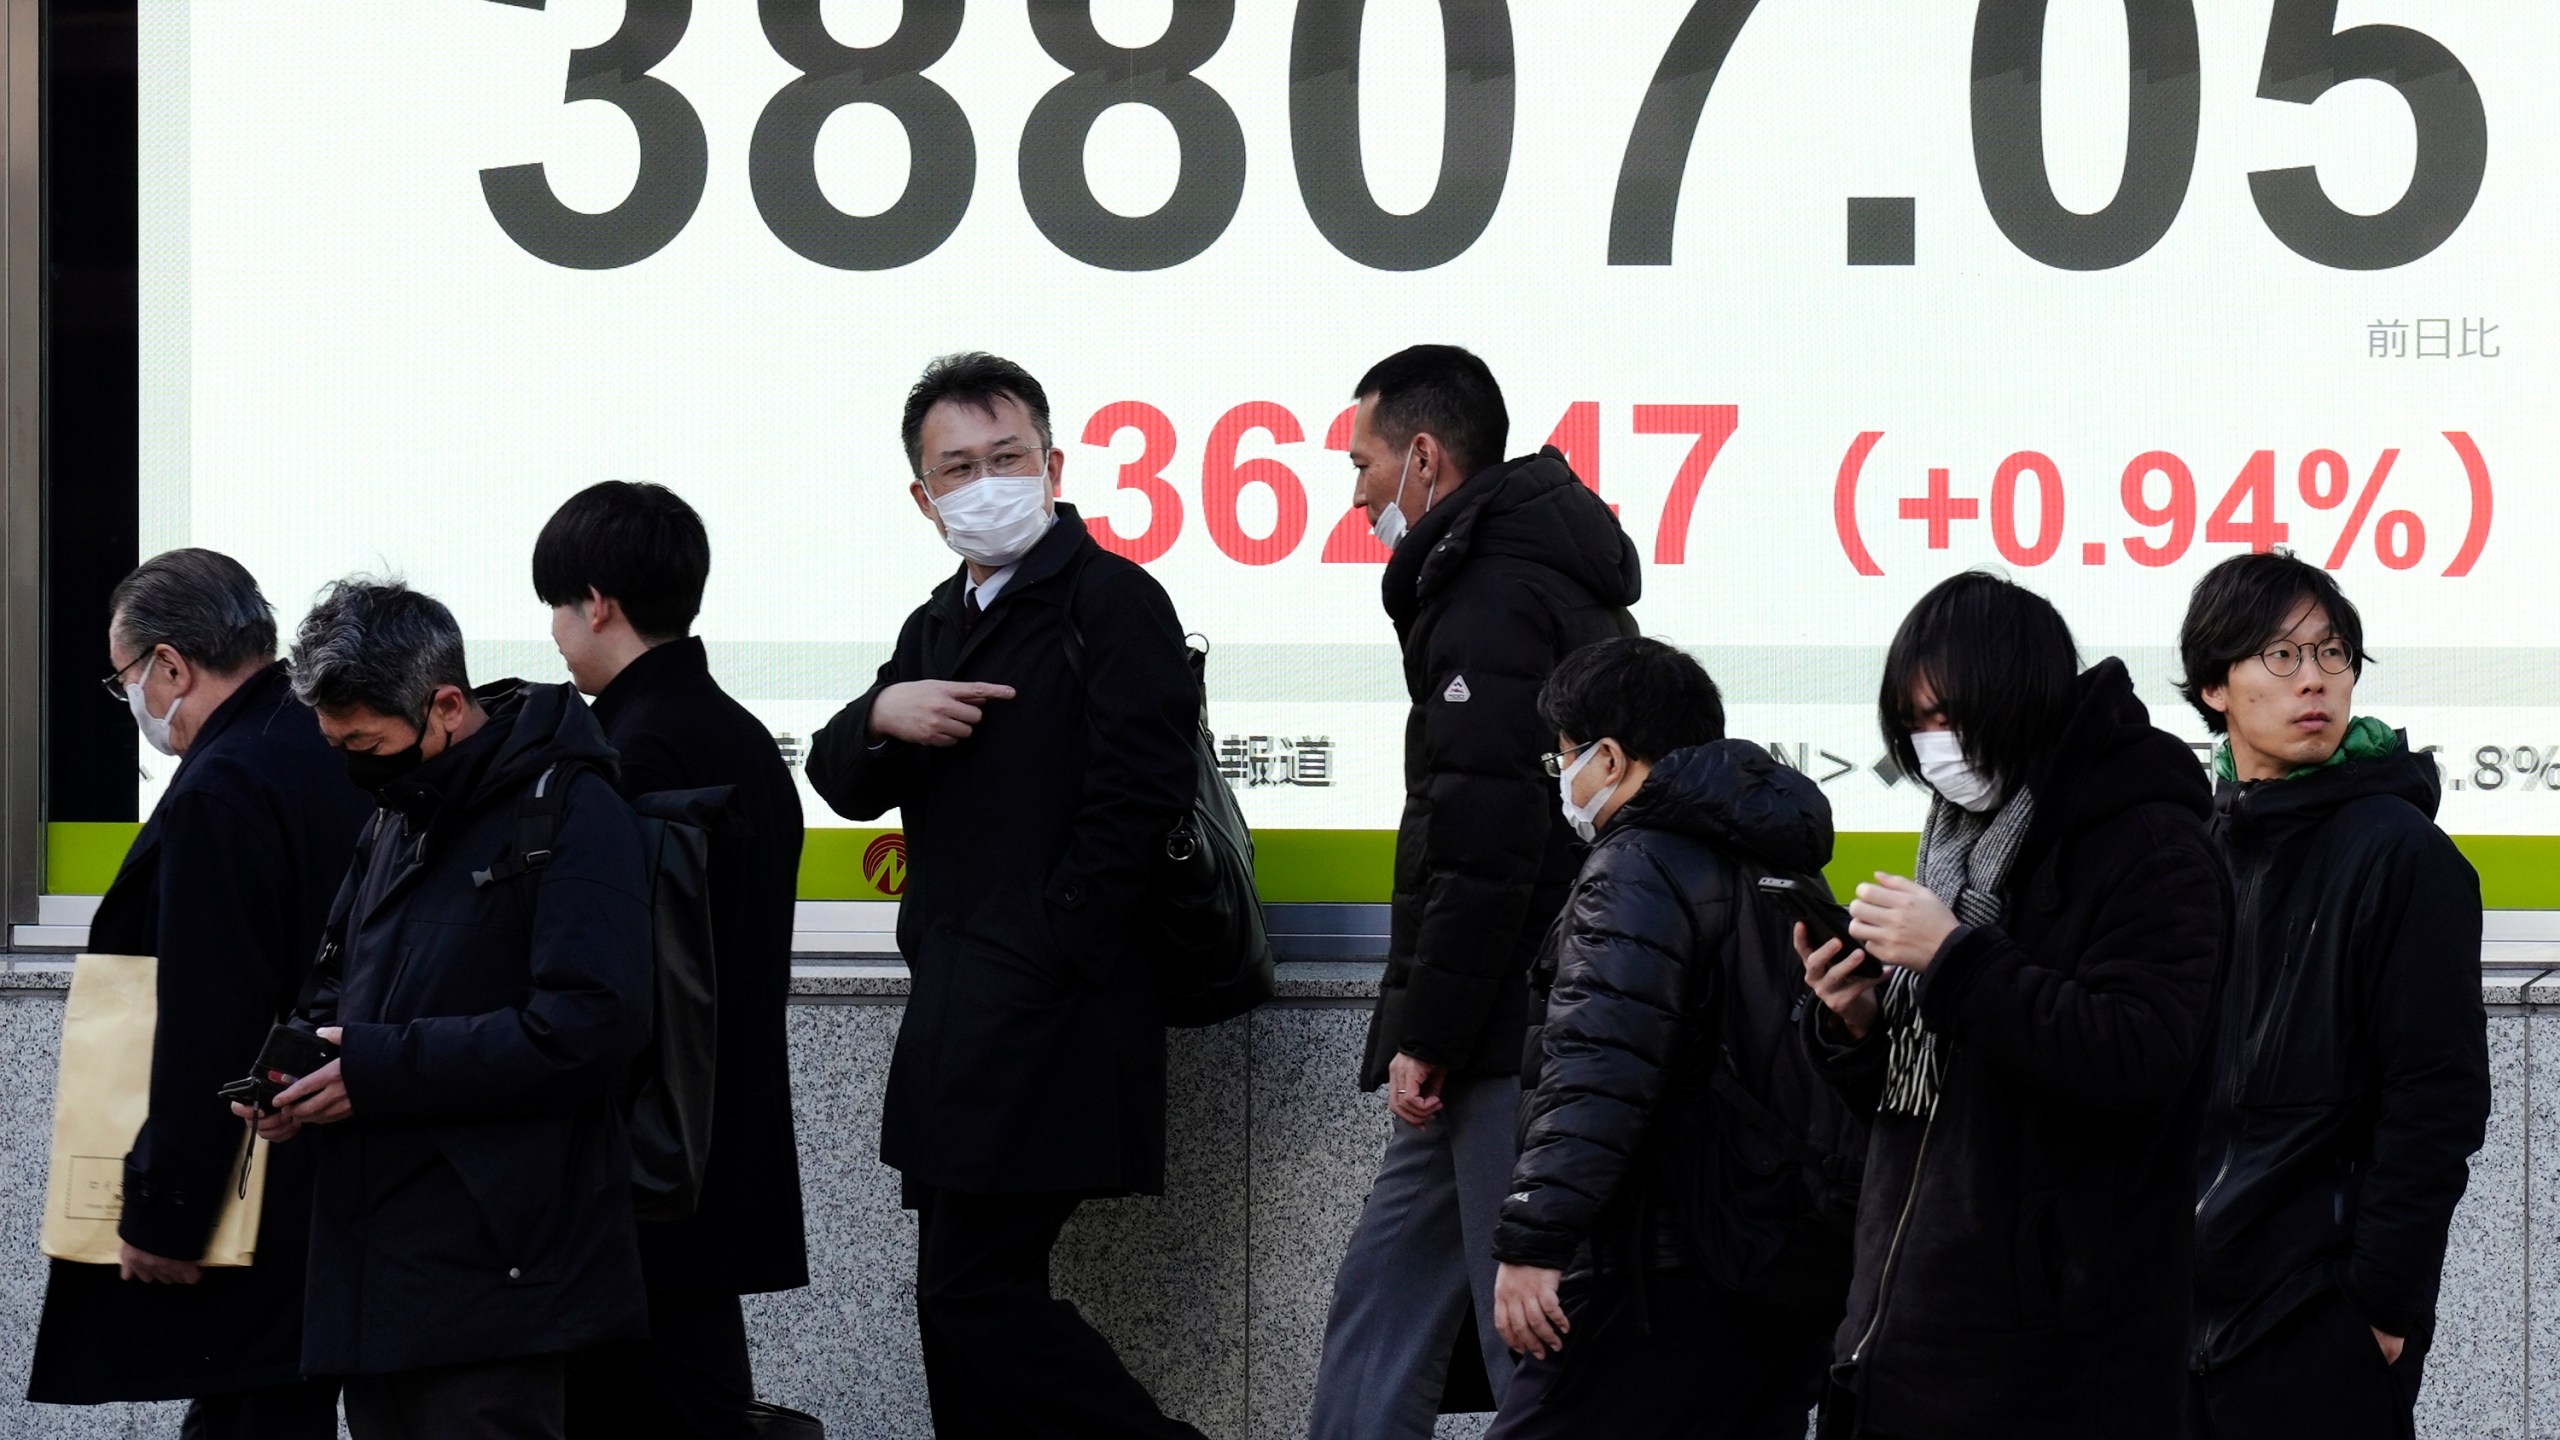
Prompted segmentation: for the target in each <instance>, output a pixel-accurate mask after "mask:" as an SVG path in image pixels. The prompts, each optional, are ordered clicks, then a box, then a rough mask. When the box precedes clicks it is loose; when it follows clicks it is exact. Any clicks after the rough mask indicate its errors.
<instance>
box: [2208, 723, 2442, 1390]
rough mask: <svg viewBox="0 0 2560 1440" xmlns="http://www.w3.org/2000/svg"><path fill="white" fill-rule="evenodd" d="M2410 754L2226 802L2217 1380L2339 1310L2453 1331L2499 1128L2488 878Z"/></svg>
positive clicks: (2434, 782) (2221, 817)
mask: <svg viewBox="0 0 2560 1440" xmlns="http://www.w3.org/2000/svg"><path fill="white" fill-rule="evenodd" d="M2437 786H2438V779H2437V775H2436V765H2435V761H2434V759H2433V758H2432V757H2430V756H2425V755H2413V754H2411V753H2409V750H2408V748H2407V747H2406V745H2405V744H2404V745H2403V746H2402V747H2401V748H2400V749H2399V750H2397V751H2395V752H2394V753H2392V754H2390V755H2386V756H2379V757H2376V758H2373V759H2369V760H2353V761H2349V762H2347V763H2346V764H2343V765H2340V766H2337V767H2335V768H2333V769H2328V770H2319V771H2315V772H2313V773H2311V774H2309V775H2304V776H2301V777H2299V778H2296V779H2291V780H2274V781H2264V782H2260V783H2257V784H2251V785H2234V784H2227V783H2226V784H2225V785H2223V786H2222V787H2221V792H2220V794H2219V795H2218V796H2217V797H2216V805H2215V809H2216V814H2215V817H2214V838H2215V840H2216V841H2217V842H2218V843H2219V844H2220V846H2221V848H2222V853H2223V856H2224V858H2225V859H2226V860H2227V861H2228V862H2229V864H2230V867H2231V877H2232V884H2233V893H2234V895H2235V897H2236V905H2235V911H2234V913H2235V917H2236V923H2235V925H2234V927H2233V941H2232V949H2231V967H2230V971H2229V978H2228V980H2227V981H2226V983H2225V986H2224V990H2223V1005H2222V1013H2221V1017H2220V1025H2219V1029H2220V1037H2221V1038H2220V1043H2219V1045H2218V1046H2217V1056H2216V1059H2217V1066H2218V1070H2219V1074H2218V1076H2217V1083H2216V1084H2215V1086H2214V1088H2213V1098H2212V1102H2211V1105H2210V1107H2209V1108H2208V1109H2207V1111H2206V1113H2205V1131H2204V1145H2203V1148H2202V1151H2201V1152H2200V1161H2201V1169H2200V1170H2199V1172H2198V1175H2197V1181H2196V1185H2197V1193H2198V1195H2199V1197H2200V1198H2199V1200H2198V1201H2197V1204H2196V1316H2195V1340H2194V1354H2193V1356H2192V1357H2191V1358H2192V1361H2193V1363H2194V1364H2195V1365H2196V1366H2197V1368H2200V1369H2201V1368H2204V1367H2207V1366H2211V1365H2218V1364H2221V1363H2223V1362H2225V1361H2228V1360H2230V1359H2231V1358H2232V1357H2234V1356H2236V1355H2238V1354H2239V1353H2240V1352H2241V1351H2243V1350H2245V1349H2247V1348H2248V1347H2249V1346H2250V1345H2252V1344H2254V1343H2255V1342H2256V1341H2257V1340H2258V1339H2259V1338H2260V1337H2262V1336H2264V1335H2265V1334H2266V1333H2267V1331H2268V1330H2270V1329H2272V1328H2273V1327H2274V1326H2275V1325H2276V1323H2277V1322H2278V1321H2280V1320H2282V1319H2283V1318H2284V1317H2285V1316H2287V1315H2289V1314H2292V1313H2293V1312H2294V1311H2295V1310H2296V1309H2298V1308H2299V1307H2301V1306H2302V1305H2304V1304H2306V1303H2308V1302H2309V1301H2311V1300H2314V1299H2316V1298H2319V1297H2321V1296H2323V1295H2325V1294H2327V1293H2328V1292H2329V1291H2331V1290H2333V1289H2335V1290H2338V1291H2341V1292H2343V1293H2344V1294H2345V1296H2346V1299H2347V1303H2348V1304H2349V1305H2351V1306H2353V1307H2354V1309H2355V1311H2356V1313H2357V1314H2358V1315H2359V1316H2361V1317H2362V1318H2363V1320H2364V1321H2365V1323H2366V1324H2368V1325H2371V1326H2374V1327H2376V1328H2378V1329H2380V1330H2382V1331H2383V1332H2384V1333H2386V1334H2391V1335H2401V1336H2418V1337H2424V1336H2427V1335H2429V1334H2431V1333H2432V1332H2433V1331H2434V1328H2435V1302H2436V1284H2437V1280H2438V1278H2439V1277H2440V1276H2441V1274H2442V1273H2443V1269H2444V1250H2445V1232H2446V1230H2447V1229H2448V1228H2449V1227H2450V1226H2451V1224H2452V1222H2453V1210H2454V1206H2455V1205H2456V1204H2458V1203H2459V1202H2460V1201H2461V1199H2462V1192H2463V1188H2464V1186H2465V1185H2466V1184H2467V1183H2468V1182H2469V1178H2470V1171H2469V1167H2468V1165H2467V1163H2466V1162H2467V1161H2468V1160H2469V1158H2470V1156H2471V1154H2472V1152H2474V1151H2476V1150H2478V1149H2479V1148H2480V1142H2481V1140H2482V1138H2483V1137H2484V1135H2485V1133H2486V1129H2487V1124H2488V1118H2489V1050H2488V1017H2487V1015H2486V1014H2485V1013H2484V1012H2483V1010H2482V1008H2481V1003H2480V877H2479V876H2478V875H2477V874H2476V873H2474V872H2473V870H2472V868H2471V866H2470V863H2469V862H2468V861H2465V860H2464V859H2463V858H2462V854H2461V852H2460V851H2458V850H2456V849H2454V847H2453V842H2452V841H2450V840H2448V839H2446V838H2445V836H2444V832H2443V831H2441V830H2438V829H2437V828H2436V827H2435V825H2434V824H2433V817H2434V815H2435V811H2436V799H2437V794H2438V789H2437Z"/></svg>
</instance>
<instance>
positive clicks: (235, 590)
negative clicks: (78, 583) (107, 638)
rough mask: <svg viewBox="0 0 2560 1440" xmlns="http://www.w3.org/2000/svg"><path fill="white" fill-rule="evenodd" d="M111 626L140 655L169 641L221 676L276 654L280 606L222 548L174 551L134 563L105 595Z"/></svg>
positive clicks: (123, 641) (109, 627)
mask: <svg viewBox="0 0 2560 1440" xmlns="http://www.w3.org/2000/svg"><path fill="white" fill-rule="evenodd" d="M107 628H108V629H109V630H110V631H112V632H113V633H114V635H115V638H116V640H117V641H118V642H119V643H121V644H122V645H124V646H126V647H127V648H129V649H131V650H133V651H134V652H135V654H136V655H137V656H139V655H140V654H141V653H142V652H145V651H148V650H150V649H151V648H152V647H153V646H155V645H166V646H168V647H169V648H170V649H172V650H175V651H177V652H178V653H179V654H181V655H184V656H185V657H187V663H189V664H191V665H196V666H199V667H201V668H203V669H205V670H208V671H211V672H212V673H214V674H216V675H229V674H232V673H233V672H235V671H237V670H239V669H240V668H241V667H242V666H245V665H257V664H264V663H266V662H268V661H270V660H273V659H275V658H276V612H275V607H274V606H271V605H269V604H268V603H267V597H266V596H265V595H263V594H261V593H260V592H259V590H258V581H257V578H256V577H255V576H253V575H251V574H250V573H249V571H248V569H247V567H245V566H243V565H242V564H241V563H240V562H239V561H237V560H234V559H232V558H231V557H230V556H228V555H225V554H223V553H222V552H221V551H219V550H195V549H188V550H172V551H169V552H168V553H167V554H165V555H154V556H152V557H151V558H150V559H148V560H145V561H143V562H142V563H141V564H139V565H137V566H135V567H134V568H133V573H132V574H130V575H127V576H126V577H124V578H123V579H122V580H119V581H117V582H116V588H115V591H114V593H112V594H110V595H109V596H108V597H107Z"/></svg>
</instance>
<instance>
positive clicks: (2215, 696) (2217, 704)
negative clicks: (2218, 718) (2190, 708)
mask: <svg viewBox="0 0 2560 1440" xmlns="http://www.w3.org/2000/svg"><path fill="white" fill-rule="evenodd" d="M2196 698H2197V699H2199V700H2202V701H2203V702H2204V703H2205V704H2206V706H2208V707H2209V708H2211V709H2212V711H2213V713H2214V714H2216V715H2228V714H2230V713H2231V687H2230V686H2228V685H2207V686H2205V687H2204V688H2203V689H2201V690H2198V691H2197V692H2196Z"/></svg>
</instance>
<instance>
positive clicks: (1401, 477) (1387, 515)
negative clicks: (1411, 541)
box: [1369, 445, 1431, 550]
mask: <svg viewBox="0 0 2560 1440" xmlns="http://www.w3.org/2000/svg"><path fill="white" fill-rule="evenodd" d="M1412 473H1413V447H1412V446H1410V445H1408V446H1406V447H1405V452H1404V466H1403V468H1402V469H1399V470H1398V471H1396V498H1395V499H1393V500H1390V501H1388V502H1387V508H1386V509H1384V510H1381V511H1379V512H1378V518H1377V520H1376V521H1375V522H1374V523H1373V524H1371V525H1370V527H1369V529H1370V532H1371V533H1372V534H1375V535H1376V536H1377V537H1378V543H1379V544H1381V545H1384V546H1386V547H1387V548H1388V549H1390V550H1393V549H1394V548H1396V542H1398V541H1400V540H1402V539H1404V532H1405V531H1406V530H1407V529H1409V528H1411V527H1409V526H1407V525H1406V524H1405V520H1404V482H1405V479H1406V477H1408V476H1410V475H1411V474H1412ZM1422 513H1423V514H1425V515H1428V514H1430V513H1431V494H1430V492H1429V491H1427V490H1426V491H1424V492H1423V496H1422Z"/></svg>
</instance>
